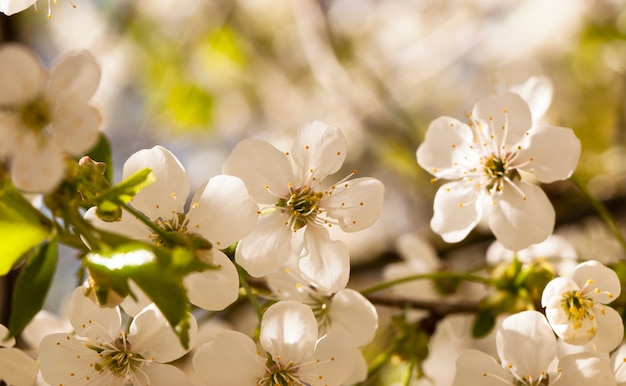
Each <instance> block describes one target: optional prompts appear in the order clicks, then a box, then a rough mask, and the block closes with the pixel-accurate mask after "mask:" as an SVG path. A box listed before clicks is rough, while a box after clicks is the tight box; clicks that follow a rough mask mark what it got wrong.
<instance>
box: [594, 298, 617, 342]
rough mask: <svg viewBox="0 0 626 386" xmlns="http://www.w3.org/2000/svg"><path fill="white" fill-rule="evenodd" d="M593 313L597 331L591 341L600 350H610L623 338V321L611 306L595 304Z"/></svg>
mask: <svg viewBox="0 0 626 386" xmlns="http://www.w3.org/2000/svg"><path fill="white" fill-rule="evenodd" d="M593 314H594V316H595V318H596V321H597V322H598V331H597V332H596V336H595V337H594V338H593V340H592V341H591V343H592V344H593V346H594V347H595V349H596V350H598V351H600V352H611V351H613V349H615V348H616V347H617V346H619V344H620V343H622V340H623V339H624V323H623V322H622V317H621V316H620V314H619V312H617V311H615V310H614V309H613V308H611V307H607V306H603V305H600V304H596V305H595V306H594V307H593Z"/></svg>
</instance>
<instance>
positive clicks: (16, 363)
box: [0, 348, 38, 386]
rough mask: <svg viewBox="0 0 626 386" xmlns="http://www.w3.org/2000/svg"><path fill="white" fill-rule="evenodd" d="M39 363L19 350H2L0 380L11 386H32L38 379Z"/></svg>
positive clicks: (0, 350) (0, 352)
mask: <svg viewBox="0 0 626 386" xmlns="http://www.w3.org/2000/svg"><path fill="white" fill-rule="evenodd" d="M37 371H38V366H37V362H35V360H34V359H33V358H31V357H29V356H28V355H27V354H26V353H25V352H23V351H22V350H20V349H17V348H3V349H0V380H3V381H4V382H5V383H6V384H8V385H11V386H30V385H32V384H34V382H35V378H37Z"/></svg>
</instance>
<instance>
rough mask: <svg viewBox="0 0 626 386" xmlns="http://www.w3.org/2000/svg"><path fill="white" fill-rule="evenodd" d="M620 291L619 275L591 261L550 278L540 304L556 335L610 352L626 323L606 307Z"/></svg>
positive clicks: (622, 332) (577, 343)
mask: <svg viewBox="0 0 626 386" xmlns="http://www.w3.org/2000/svg"><path fill="white" fill-rule="evenodd" d="M620 291H621V284H620V281H619V278H618V277H617V274H616V273H615V272H614V271H613V270H612V269H610V268H607V267H606V266H604V265H602V264H601V263H599V262H597V261H595V260H590V261H586V262H584V263H581V264H579V265H578V266H576V268H574V269H573V270H572V272H571V273H570V275H569V276H568V277H567V278H565V277H557V278H555V279H553V280H552V281H550V282H549V283H548V285H547V286H546V288H545V289H544V291H543V295H542V297H541V305H542V306H543V307H545V309H546V317H547V318H548V321H549V322H550V325H551V326H552V328H553V329H554V332H555V333H556V335H557V336H558V337H559V338H561V339H563V341H564V342H566V343H569V344H574V345H584V344H587V343H591V344H592V345H593V346H594V347H595V349H596V350H598V351H602V352H609V351H611V350H613V349H614V348H615V347H617V346H618V345H619V344H620V342H621V341H622V339H623V337H624V325H623V324H622V318H621V316H620V315H619V313H618V312H617V311H615V310H614V309H613V308H611V307H607V306H605V304H608V303H610V302H612V301H613V300H615V299H616V298H617V297H618V296H619V294H620Z"/></svg>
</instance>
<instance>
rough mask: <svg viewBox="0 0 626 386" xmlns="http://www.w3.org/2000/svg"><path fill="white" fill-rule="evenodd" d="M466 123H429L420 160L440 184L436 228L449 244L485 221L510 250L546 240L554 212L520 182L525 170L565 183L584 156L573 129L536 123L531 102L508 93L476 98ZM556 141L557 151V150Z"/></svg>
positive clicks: (537, 189)
mask: <svg viewBox="0 0 626 386" xmlns="http://www.w3.org/2000/svg"><path fill="white" fill-rule="evenodd" d="M468 118H469V119H470V122H469V124H465V123H463V122H461V121H459V120H457V119H454V118H450V117H440V118H437V119H435V120H434V121H433V122H431V124H430V126H429V128H428V131H427V133H426V138H425V140H424V142H423V143H422V144H421V145H420V147H419V148H418V149H417V161H418V163H419V165H420V166H421V167H423V168H424V169H426V170H427V171H428V172H429V173H431V174H432V175H434V176H435V179H447V180H454V181H453V182H448V183H446V184H444V185H442V186H441V187H440V188H439V190H438V191H437V194H436V195H435V200H434V215H433V218H432V220H431V228H432V229H433V231H435V232H436V233H438V234H439V235H441V237H442V238H443V239H444V240H445V241H447V242H458V241H461V240H463V239H464V238H465V237H466V236H467V234H468V233H469V232H470V231H471V230H472V229H474V227H475V226H476V225H477V224H478V222H479V221H480V219H481V218H482V216H483V202H484V200H488V201H489V202H490V205H488V209H487V215H488V221H489V226H490V228H491V231H492V232H493V233H494V235H495V236H496V238H497V239H498V240H499V241H500V242H501V243H502V244H503V245H504V246H505V247H506V248H507V249H511V250H520V249H524V248H526V247H528V246H529V245H531V244H535V243H538V242H541V241H543V240H545V239H546V238H548V236H549V235H550V234H551V233H552V231H553V228H554V219H555V214H554V208H553V207H552V204H551V203H550V200H549V199H548V197H547V196H546V194H545V193H544V192H543V190H542V189H541V188H540V187H538V186H536V185H533V184H529V183H527V182H525V181H523V180H522V176H521V174H520V172H521V171H528V172H532V173H534V175H535V177H536V178H537V179H538V180H539V181H540V182H544V183H548V182H553V181H555V180H560V179H565V178H568V177H569V176H570V175H571V174H572V172H573V171H574V169H575V167H576V164H577V163H578V158H579V156H580V149H581V146H580V141H579V140H578V138H577V137H576V135H575V134H574V132H573V131H572V130H571V129H567V128H562V127H556V126H533V122H532V117H531V113H530V109H529V107H528V104H527V103H526V102H525V101H524V100H523V99H522V98H521V97H520V96H519V95H517V94H512V93H507V94H503V95H497V96H491V97H487V98H484V99H482V100H479V101H478V102H477V103H476V105H475V106H474V110H473V112H472V114H468ZM554 143H559V144H560V145H559V146H558V147H555V146H553V144H554Z"/></svg>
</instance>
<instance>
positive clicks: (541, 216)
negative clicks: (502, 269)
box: [489, 181, 555, 251]
mask: <svg viewBox="0 0 626 386" xmlns="http://www.w3.org/2000/svg"><path fill="white" fill-rule="evenodd" d="M516 187H517V188H518V189H519V191H518V190H517V189H515V188H514V187H513V186H510V185H509V184H505V186H504V189H503V190H502V192H501V194H499V195H498V196H497V198H496V199H495V204H494V205H489V227H490V228H491V231H492V232H493V234H494V235H495V236H496V238H497V239H498V241H500V242H501V243H502V245H504V247H505V248H507V249H510V250H512V251H519V250H521V249H524V248H527V247H528V246H530V245H531V244H535V243H539V242H542V241H544V240H545V239H547V238H548V237H549V236H550V234H552V231H553V230H554V221H555V214H554V208H553V207H552V203H550V200H549V199H548V197H547V196H546V194H545V193H544V192H543V190H542V189H541V188H540V187H538V186H536V185H531V184H528V183H525V182H523V181H520V182H518V183H517V184H516ZM520 193H521V194H520Z"/></svg>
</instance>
